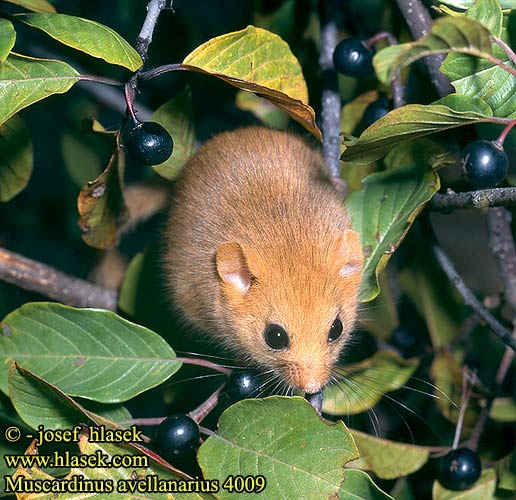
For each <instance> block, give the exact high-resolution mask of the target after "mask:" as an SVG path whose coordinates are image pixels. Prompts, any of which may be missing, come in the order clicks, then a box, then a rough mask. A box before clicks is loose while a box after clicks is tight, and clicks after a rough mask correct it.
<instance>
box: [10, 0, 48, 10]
mask: <svg viewBox="0 0 516 500" xmlns="http://www.w3.org/2000/svg"><path fill="white" fill-rule="evenodd" d="M6 1H7V2H10V3H13V4H15V5H19V6H20V7H23V8H25V9H27V10H32V11H33V12H55V11H56V9H55V7H54V6H53V5H52V4H51V3H50V2H47V0H6Z"/></svg>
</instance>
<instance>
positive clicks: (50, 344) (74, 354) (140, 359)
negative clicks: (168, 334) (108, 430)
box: [0, 302, 181, 403]
mask: <svg viewBox="0 0 516 500" xmlns="http://www.w3.org/2000/svg"><path fill="white" fill-rule="evenodd" d="M2 332H3V335H2V336H0V361H1V363H0V388H1V389H2V391H4V392H5V393H7V390H8V388H7V377H8V370H9V365H10V363H11V362H12V361H14V360H16V361H18V362H19V363H20V364H21V365H23V367H25V368H26V369H28V370H31V371H32V372H34V373H35V374H36V375H38V376H40V377H42V378H44V379H45V380H47V381H48V382H50V383H51V384H54V385H56V386H57V387H59V389H61V390H62V391H63V392H65V393H66V394H69V395H72V396H80V397H84V398H86V399H93V400H95V401H99V402H103V403H118V402H121V401H125V400H127V399H130V398H132V397H134V396H136V395H137V394H140V393H141V392H143V391H146V390H147V389H150V388H151V387H154V386H156V385H158V384H160V383H162V382H163V381H165V380H166V379H167V378H169V377H170V376H171V375H172V374H174V373H175V372H176V371H177V370H178V369H179V367H180V366H181V363H180V362H178V361H177V360H176V359H175V353H174V351H173V350H172V348H171V347H170V346H169V345H168V344H167V343H166V342H165V341H164V340H163V339H162V338H161V337H160V336H159V335H156V334H155V333H153V332H151V331H150V330H147V329H146V328H144V327H142V326H139V325H135V324H133V323H131V322H129V321H127V320H124V319H122V318H120V317H119V316H117V315H116V314H114V313H112V312H110V311H102V310H96V309H75V308H73V307H67V306H63V305H61V304H53V303H44V302H43V303H37V302H33V303H29V304H25V305H23V306H22V307H20V308H19V309H17V310H15V311H13V312H12V313H11V314H9V315H7V316H6V317H5V318H4V320H3V322H2Z"/></svg>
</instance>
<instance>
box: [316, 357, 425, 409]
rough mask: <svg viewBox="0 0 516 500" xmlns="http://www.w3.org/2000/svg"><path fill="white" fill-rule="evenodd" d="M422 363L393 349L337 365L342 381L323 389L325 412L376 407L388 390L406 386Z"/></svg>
mask: <svg viewBox="0 0 516 500" xmlns="http://www.w3.org/2000/svg"><path fill="white" fill-rule="evenodd" d="M418 365H419V362H418V361H417V360H415V359H413V360H405V359H403V358H401V357H399V356H398V355H397V354H395V353H393V352H391V351H378V352H377V353H375V355H374V356H373V357H371V358H368V359H366V360H364V361H360V362H359V363H355V364H351V365H346V366H338V367H337V368H336V372H337V374H338V376H339V378H342V382H340V383H338V384H334V385H330V386H328V387H326V389H325V390H324V401H323V412H324V413H327V414H329V415H354V414H356V413H361V412H363V411H365V410H368V409H370V408H373V407H374V406H376V404H378V402H379V401H380V399H381V398H382V397H383V395H384V394H386V393H387V392H391V391H395V390H397V389H400V388H401V387H403V386H404V385H405V384H406V383H407V381H408V380H409V379H410V377H411V376H412V374H413V373H414V372H415V371H416V368H417V367H418Z"/></svg>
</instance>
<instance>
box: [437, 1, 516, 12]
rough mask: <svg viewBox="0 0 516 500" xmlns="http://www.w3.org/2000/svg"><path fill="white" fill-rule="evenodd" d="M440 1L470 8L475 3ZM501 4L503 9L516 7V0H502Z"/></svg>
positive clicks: (463, 8) (462, 7)
mask: <svg viewBox="0 0 516 500" xmlns="http://www.w3.org/2000/svg"><path fill="white" fill-rule="evenodd" d="M440 3H443V4H445V5H450V6H452V7H455V8H456V9H461V10H465V9H469V8H471V7H473V5H474V4H475V0H440ZM500 6H501V7H502V9H510V10H515V9H516V0H500Z"/></svg>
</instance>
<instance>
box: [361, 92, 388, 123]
mask: <svg viewBox="0 0 516 500" xmlns="http://www.w3.org/2000/svg"><path fill="white" fill-rule="evenodd" d="M391 109H392V106H391V105H390V103H389V99H387V97H380V98H379V99H377V100H376V101H373V102H372V103H370V104H369V106H367V108H366V109H365V110H364V114H363V116H362V123H363V124H364V127H365V128H367V127H370V126H371V125H372V124H373V123H374V122H375V121H377V120H379V119H380V118H382V117H383V116H385V115H386V114H387V113H388V112H389V111H390V110H391Z"/></svg>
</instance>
